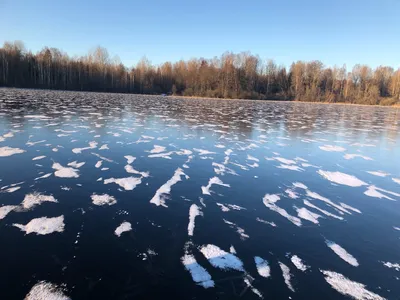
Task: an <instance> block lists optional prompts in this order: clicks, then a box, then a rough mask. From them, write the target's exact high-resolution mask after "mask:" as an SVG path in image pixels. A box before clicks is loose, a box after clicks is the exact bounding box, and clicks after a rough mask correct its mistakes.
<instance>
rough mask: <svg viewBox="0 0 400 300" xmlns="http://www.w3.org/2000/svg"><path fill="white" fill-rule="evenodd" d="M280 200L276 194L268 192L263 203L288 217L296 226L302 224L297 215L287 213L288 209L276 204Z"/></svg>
mask: <svg viewBox="0 0 400 300" xmlns="http://www.w3.org/2000/svg"><path fill="white" fill-rule="evenodd" d="M279 200H280V197H279V196H278V195H275V194H266V195H265V196H264V198H263V203H264V205H265V206H266V207H268V208H269V209H270V210H272V211H275V212H277V213H278V214H280V215H281V216H282V217H284V218H286V219H288V220H289V221H290V222H292V223H293V224H294V225H296V226H301V220H300V219H299V218H297V217H295V216H292V215H290V214H288V213H287V211H286V210H284V209H283V208H281V207H279V206H277V205H276V202H277V201H279Z"/></svg>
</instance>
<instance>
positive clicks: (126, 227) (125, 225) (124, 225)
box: [114, 222, 132, 237]
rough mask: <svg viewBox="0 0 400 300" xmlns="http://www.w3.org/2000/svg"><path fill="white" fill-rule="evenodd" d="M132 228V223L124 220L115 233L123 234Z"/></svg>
mask: <svg viewBox="0 0 400 300" xmlns="http://www.w3.org/2000/svg"><path fill="white" fill-rule="evenodd" d="M131 230H132V225H131V223H129V222H122V223H121V225H119V226H118V227H117V228H116V229H115V231H114V234H115V235H116V236H118V237H120V236H121V234H122V233H124V232H127V231H131Z"/></svg>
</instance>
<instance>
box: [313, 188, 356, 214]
mask: <svg viewBox="0 0 400 300" xmlns="http://www.w3.org/2000/svg"><path fill="white" fill-rule="evenodd" d="M306 195H307V196H308V197H311V198H314V199H317V200H321V201H323V202H325V203H326V204H329V205H330V206H332V207H334V208H336V209H338V210H340V211H342V212H345V213H346V214H349V215H351V213H350V212H349V211H348V210H347V209H345V208H344V207H342V206H340V205H337V204H335V203H333V202H332V201H331V200H329V199H328V198H325V197H324V196H321V195H320V194H318V193H315V192H311V191H310V190H306Z"/></svg>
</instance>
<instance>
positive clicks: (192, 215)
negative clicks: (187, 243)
mask: <svg viewBox="0 0 400 300" xmlns="http://www.w3.org/2000/svg"><path fill="white" fill-rule="evenodd" d="M202 215H203V213H202V212H201V210H200V208H199V207H198V206H197V205H196V204H192V205H191V206H190V209H189V224H188V235H189V236H193V231H194V227H195V219H196V217H197V216H202Z"/></svg>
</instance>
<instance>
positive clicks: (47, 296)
mask: <svg viewBox="0 0 400 300" xmlns="http://www.w3.org/2000/svg"><path fill="white" fill-rule="evenodd" d="M25 300H71V298H69V297H68V296H66V295H64V293H63V290H62V289H61V288H59V287H58V286H57V285H55V284H52V283H50V282H45V281H41V282H38V283H36V284H35V285H34V286H33V287H32V289H31V290H30V291H29V293H28V294H27V295H26V296H25Z"/></svg>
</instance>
